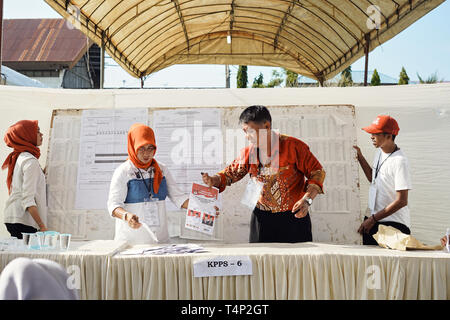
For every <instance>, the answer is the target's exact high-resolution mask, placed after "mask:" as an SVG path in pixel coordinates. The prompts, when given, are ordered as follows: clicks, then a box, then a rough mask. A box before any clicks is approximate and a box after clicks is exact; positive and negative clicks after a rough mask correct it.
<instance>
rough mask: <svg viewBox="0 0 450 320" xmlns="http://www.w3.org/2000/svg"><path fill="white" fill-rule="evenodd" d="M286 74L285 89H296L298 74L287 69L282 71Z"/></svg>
mask: <svg viewBox="0 0 450 320" xmlns="http://www.w3.org/2000/svg"><path fill="white" fill-rule="evenodd" d="M284 73H285V74H286V87H298V74H297V73H295V72H292V71H290V70H288V69H284Z"/></svg>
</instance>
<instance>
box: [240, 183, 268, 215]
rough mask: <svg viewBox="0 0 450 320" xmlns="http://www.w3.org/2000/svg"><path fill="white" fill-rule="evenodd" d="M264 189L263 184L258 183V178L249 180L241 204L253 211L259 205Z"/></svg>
mask: <svg viewBox="0 0 450 320" xmlns="http://www.w3.org/2000/svg"><path fill="white" fill-rule="evenodd" d="M263 187H264V183H263V182H261V181H258V180H257V179H256V178H250V179H249V180H248V183H247V188H246V189H245V192H244V196H243V197H242V199H241V203H242V204H243V205H245V206H247V207H248V208H250V209H251V210H253V209H254V208H255V206H256V204H257V203H258V200H259V197H260V196H261V192H262V190H263Z"/></svg>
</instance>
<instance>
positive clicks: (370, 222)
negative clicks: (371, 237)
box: [358, 217, 375, 234]
mask: <svg viewBox="0 0 450 320" xmlns="http://www.w3.org/2000/svg"><path fill="white" fill-rule="evenodd" d="M374 225H375V220H374V219H373V217H370V218H367V219H366V220H364V222H363V223H361V225H360V226H359V229H358V233H359V234H363V232H364V233H366V234H367V233H369V231H370V229H372V228H373V226H374Z"/></svg>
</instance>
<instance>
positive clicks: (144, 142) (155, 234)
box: [108, 124, 188, 244]
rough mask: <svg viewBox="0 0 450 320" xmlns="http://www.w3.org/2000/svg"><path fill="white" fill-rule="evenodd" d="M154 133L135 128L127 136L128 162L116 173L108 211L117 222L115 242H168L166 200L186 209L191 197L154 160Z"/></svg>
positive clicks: (139, 125) (150, 130)
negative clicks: (167, 198)
mask: <svg viewBox="0 0 450 320" xmlns="http://www.w3.org/2000/svg"><path fill="white" fill-rule="evenodd" d="M156 150H157V147H156V141H155V134H154V132H153V130H152V129H151V128H150V127H148V126H146V125H144V124H134V125H133V126H131V128H130V130H129V132H128V159H127V160H126V161H125V162H124V163H122V164H121V165H120V166H119V167H118V168H117V169H116V170H115V172H114V175H113V178H112V180H111V185H110V191H109V197H108V211H109V213H110V214H111V216H112V217H114V218H116V228H115V237H114V239H115V240H125V241H127V242H129V243H133V244H139V243H156V242H168V240H169V232H168V223H167V216H166V205H165V199H166V197H169V199H170V200H171V201H172V202H173V203H174V204H175V205H176V207H177V208H187V205H188V195H187V194H185V193H183V192H181V191H180V190H179V189H178V187H177V185H176V182H175V180H174V179H173V177H172V175H171V174H170V172H169V170H168V169H167V167H166V166H165V165H164V164H161V163H159V162H158V161H156V159H155V158H154V156H155V153H156Z"/></svg>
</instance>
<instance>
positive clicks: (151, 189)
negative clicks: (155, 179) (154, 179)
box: [138, 168, 153, 199]
mask: <svg viewBox="0 0 450 320" xmlns="http://www.w3.org/2000/svg"><path fill="white" fill-rule="evenodd" d="M138 170H139V173H140V174H141V181H142V182H143V183H144V186H145V188H146V189H147V191H148V195H149V196H150V199H152V198H153V184H151V182H149V185H148V186H147V183H145V179H144V175H143V174H142V171H141V169H140V168H138Z"/></svg>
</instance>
